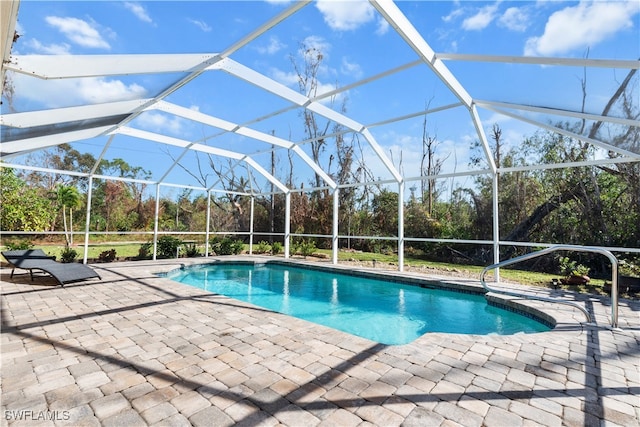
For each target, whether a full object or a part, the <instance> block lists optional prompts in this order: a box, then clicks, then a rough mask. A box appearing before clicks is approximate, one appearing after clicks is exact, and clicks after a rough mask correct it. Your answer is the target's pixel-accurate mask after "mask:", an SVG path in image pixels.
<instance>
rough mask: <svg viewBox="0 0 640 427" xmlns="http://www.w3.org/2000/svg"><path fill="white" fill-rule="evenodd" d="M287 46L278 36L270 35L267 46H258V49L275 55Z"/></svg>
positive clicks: (264, 53) (265, 53) (260, 51)
mask: <svg viewBox="0 0 640 427" xmlns="http://www.w3.org/2000/svg"><path fill="white" fill-rule="evenodd" d="M285 47H287V45H285V44H284V43H282V42H281V41H280V39H279V38H278V37H277V36H271V37H269V43H268V44H267V45H266V46H258V47H257V48H256V50H257V51H258V52H259V53H261V54H263V55H273V54H274V53H277V52H279V51H281V50H282V49H284V48H285Z"/></svg>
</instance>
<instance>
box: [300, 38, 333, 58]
mask: <svg viewBox="0 0 640 427" xmlns="http://www.w3.org/2000/svg"><path fill="white" fill-rule="evenodd" d="M302 45H303V46H304V47H305V48H306V49H307V51H304V52H303V51H302V50H299V51H298V55H300V57H301V58H304V56H305V55H307V54H308V52H309V49H315V50H316V51H318V52H320V53H321V54H322V56H323V57H324V58H325V59H326V58H328V57H329V51H330V50H331V43H329V42H327V41H326V40H325V39H323V38H322V37H320V36H308V37H306V38H305V39H304V41H303V42H302Z"/></svg>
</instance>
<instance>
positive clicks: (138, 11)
mask: <svg viewBox="0 0 640 427" xmlns="http://www.w3.org/2000/svg"><path fill="white" fill-rule="evenodd" d="M124 7H126V8H127V9H129V10H130V11H131V12H132V13H133V14H134V15H135V16H136V17H137V18H138V19H139V20H141V21H142V22H148V23H150V24H153V20H152V19H151V17H150V16H149V14H148V13H147V10H146V9H145V8H144V7H143V6H142V5H141V4H140V3H133V2H125V3H124Z"/></svg>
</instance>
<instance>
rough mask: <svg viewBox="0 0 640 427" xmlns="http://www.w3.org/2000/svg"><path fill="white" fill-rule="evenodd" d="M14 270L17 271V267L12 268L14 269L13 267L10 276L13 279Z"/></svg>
mask: <svg viewBox="0 0 640 427" xmlns="http://www.w3.org/2000/svg"><path fill="white" fill-rule="evenodd" d="M14 271H16V269H15V268H12V269H11V276H10V278H11V279H13V272H14Z"/></svg>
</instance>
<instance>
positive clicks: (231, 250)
mask: <svg viewBox="0 0 640 427" xmlns="http://www.w3.org/2000/svg"><path fill="white" fill-rule="evenodd" d="M243 249H244V243H242V240H233V239H231V238H230V237H225V238H223V239H219V238H217V237H216V238H215V239H214V240H213V241H212V242H211V250H212V251H213V252H214V253H215V254H216V255H237V254H239V253H241V252H242V250H243Z"/></svg>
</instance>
